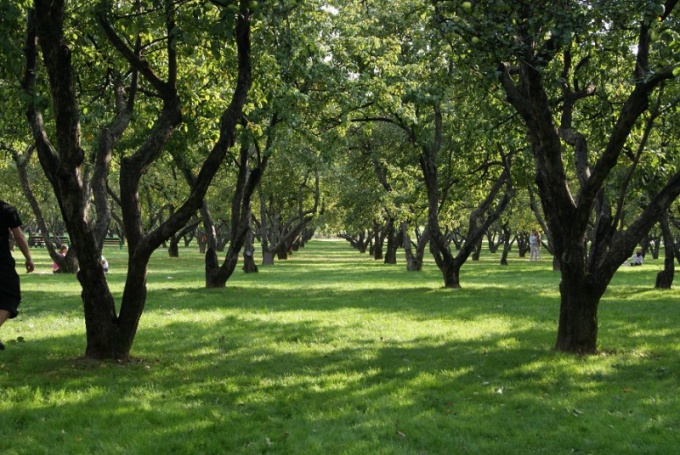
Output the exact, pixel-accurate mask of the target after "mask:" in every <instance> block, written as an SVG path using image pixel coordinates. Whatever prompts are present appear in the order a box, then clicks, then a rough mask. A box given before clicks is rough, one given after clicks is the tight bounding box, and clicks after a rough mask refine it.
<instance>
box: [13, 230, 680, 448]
mask: <svg viewBox="0 0 680 455" xmlns="http://www.w3.org/2000/svg"><path fill="white" fill-rule="evenodd" d="M34 252H35V256H36V257H37V259H38V269H39V270H38V271H37V273H34V274H31V275H25V274H22V285H23V289H24V302H23V303H22V306H21V310H22V312H21V315H20V316H19V317H18V318H17V319H15V320H13V321H9V322H8V323H6V324H5V325H4V326H3V327H2V329H0V338H1V339H2V340H3V341H4V342H5V343H6V344H7V350H6V351H4V352H1V353H0V396H1V400H0V426H1V427H2V428H3V433H4V435H5V436H4V437H3V438H0V453H3V454H47V453H49V454H81V453H82V454H85V453H88V454H89V453H98V454H148V453H159V454H172V453H177V454H189V453H191V454H193V453H196V454H260V453H272V454H452V453H484V454H489V453H511V454H512V453H517V454H525V453H546V454H560V453H594V454H599V453H607V454H608V453H617V454H621V453H631V454H633V453H634V454H644V453H649V454H652V453H653V454H657V453H677V450H678V449H677V442H678V436H677V434H678V431H679V430H680V398H679V397H678V396H679V393H678V392H679V391H680V390H679V382H678V378H679V373H680V358H679V356H678V352H679V348H680V336H679V335H680V333H679V332H680V312H679V311H678V309H677V306H678V297H680V293H679V292H678V291H677V290H670V291H660V290H654V289H653V284H654V278H655V275H656V272H657V271H658V270H660V268H661V266H662V260H658V261H653V260H651V259H650V258H648V259H647V264H645V265H644V266H643V267H636V268H632V267H631V268H622V269H621V270H620V272H619V273H618V274H617V276H616V277H615V279H614V281H613V283H612V285H611V287H610V290H609V291H608V293H607V294H606V296H605V298H604V299H603V301H602V303H601V306H600V312H599V316H600V318H599V320H600V333H599V341H600V345H601V348H602V350H601V351H602V353H601V354H599V355H593V356H586V357H579V356H572V355H564V354H558V353H555V352H554V351H553V350H552V346H553V344H554V341H555V335H556V330H557V325H556V321H557V318H558V311H559V295H558V293H557V286H558V283H559V274H556V273H555V272H553V271H552V270H551V263H550V260H549V258H548V257H547V256H544V260H543V261H541V262H537V263H531V262H529V261H528V260H526V259H520V258H517V257H516V253H514V257H513V258H511V259H512V260H511V263H510V265H509V266H507V267H502V266H500V265H498V262H499V257H498V256H497V255H491V254H488V253H487V254H485V255H483V257H482V260H481V261H479V262H471V261H470V262H469V263H468V264H466V265H465V266H464V268H463V271H462V275H461V279H462V285H463V289H460V290H456V291H454V290H446V289H442V287H441V286H442V278H441V274H440V273H439V271H438V270H437V269H436V267H435V266H434V265H433V263H432V262H431V261H430V262H428V263H427V264H426V266H425V270H424V271H423V272H421V273H413V272H406V270H405V265H404V261H403V258H402V257H399V264H398V265H385V264H383V263H382V261H374V260H373V259H372V258H371V257H370V256H368V255H360V254H359V253H357V252H356V251H353V250H352V249H350V247H349V245H348V244H347V243H344V242H335V241H312V242H310V243H309V244H308V245H307V246H306V247H305V248H304V249H303V250H301V251H299V252H296V253H295V254H294V255H293V256H292V257H291V259H289V260H288V261H278V262H277V265H275V266H273V267H260V272H259V273H257V274H248V275H246V274H244V273H243V272H241V271H240V270H239V271H237V273H236V274H235V275H234V277H233V278H232V279H231V280H230V281H229V282H228V284H227V287H226V288H225V289H213V290H206V289H204V288H203V283H204V279H203V270H204V265H203V261H202V257H201V255H199V254H198V252H197V251H195V250H194V249H191V248H190V249H185V250H181V252H180V255H181V257H180V258H178V259H177V258H168V257H167V253H166V252H165V251H158V252H157V253H156V254H155V255H154V257H153V258H152V262H151V264H150V272H149V279H148V281H149V284H148V287H149V294H148V299H147V304H146V310H145V313H144V315H143V317H142V320H141V323H140V327H139V332H138V335H137V337H136V340H135V345H134V347H133V351H132V354H133V356H134V357H135V360H134V361H133V362H130V363H115V362H95V361H85V360H82V359H81V358H80V356H82V354H83V353H84V349H85V327H84V320H83V317H82V305H81V302H80V297H79V295H80V287H79V285H78V283H77V282H76V279H75V277H74V276H68V275H52V274H51V273H50V261H49V258H48V257H47V256H46V255H45V253H44V252H42V251H40V250H34ZM105 255H106V256H107V258H108V259H109V262H110V264H111V272H110V273H109V279H110V285H111V288H112V289H113V291H114V293H115V294H116V296H117V297H119V296H120V294H121V292H122V287H123V283H124V278H125V275H124V269H125V263H126V256H125V253H124V252H121V251H118V250H116V249H107V250H106V251H105Z"/></svg>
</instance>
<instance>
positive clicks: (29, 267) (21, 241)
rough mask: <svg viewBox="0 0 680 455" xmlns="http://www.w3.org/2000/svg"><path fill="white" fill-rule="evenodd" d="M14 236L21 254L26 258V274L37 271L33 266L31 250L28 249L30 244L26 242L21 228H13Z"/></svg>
mask: <svg viewBox="0 0 680 455" xmlns="http://www.w3.org/2000/svg"><path fill="white" fill-rule="evenodd" d="M12 235H13V236H14V240H15V241H16V242H17V245H18V246H19V249H20V250H21V253H22V254H23V255H24V258H26V272H28V273H31V272H32V271H33V270H35V265H34V264H33V259H32V258H31V250H29V249H28V243H27V242H26V237H24V233H23V231H22V230H21V227H15V228H12Z"/></svg>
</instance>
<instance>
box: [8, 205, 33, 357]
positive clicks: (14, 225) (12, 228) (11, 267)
mask: <svg viewBox="0 0 680 455" xmlns="http://www.w3.org/2000/svg"><path fill="white" fill-rule="evenodd" d="M10 233H11V234H12V237H13V238H14V241H15V242H16V244H17V245H18V246H19V249H20V250H21V253H22V254H23V255H24V258H25V259H26V272H28V273H31V272H32V271H33V270H34V269H35V265H34V264H33V259H31V251H30V250H29V249H28V243H26V238H25V237H24V233H23V231H22V230H21V219H20V218H19V213H18V212H17V209H16V208H14V206H11V205H9V204H8V203H6V202H5V201H1V200H0V326H2V325H3V324H4V323H5V321H6V320H7V319H13V318H15V317H16V316H17V314H19V312H18V310H17V308H18V307H19V303H20V302H21V288H20V285H19V275H18V274H17V271H16V269H15V265H16V263H15V261H14V258H13V257H12V253H11V252H10V249H9V243H10ZM3 349H5V345H4V344H2V342H0V351H1V350H3Z"/></svg>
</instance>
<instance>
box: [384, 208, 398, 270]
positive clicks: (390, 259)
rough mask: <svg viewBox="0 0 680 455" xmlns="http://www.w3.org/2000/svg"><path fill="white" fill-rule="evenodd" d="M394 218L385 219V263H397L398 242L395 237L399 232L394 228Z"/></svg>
mask: <svg viewBox="0 0 680 455" xmlns="http://www.w3.org/2000/svg"><path fill="white" fill-rule="evenodd" d="M394 223H395V220H394V219H393V218H390V219H389V220H388V221H387V233H386V234H385V237H387V252H386V253H385V264H396V263H397V249H399V242H398V241H397V237H398V234H399V232H397V230H396V229H395V228H394Z"/></svg>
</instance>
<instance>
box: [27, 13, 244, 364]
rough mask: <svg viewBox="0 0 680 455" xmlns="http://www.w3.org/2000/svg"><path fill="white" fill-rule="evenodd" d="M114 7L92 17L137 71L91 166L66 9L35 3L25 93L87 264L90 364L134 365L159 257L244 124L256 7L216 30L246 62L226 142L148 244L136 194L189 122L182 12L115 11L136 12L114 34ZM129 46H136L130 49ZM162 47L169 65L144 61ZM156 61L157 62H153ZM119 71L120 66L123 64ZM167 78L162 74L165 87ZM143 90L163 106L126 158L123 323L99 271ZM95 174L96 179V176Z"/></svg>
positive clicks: (228, 111)
mask: <svg viewBox="0 0 680 455" xmlns="http://www.w3.org/2000/svg"><path fill="white" fill-rule="evenodd" d="M111 6H112V5H108V6H107V5H106V3H102V4H99V5H96V6H95V7H94V8H93V9H92V10H91V11H90V13H91V14H93V16H94V17H95V18H96V21H97V23H98V24H99V25H100V27H101V29H102V31H103V33H104V34H105V36H106V38H107V40H108V41H109V42H110V44H111V45H112V47H113V48H114V49H115V51H116V52H117V53H118V54H119V55H120V56H122V58H123V60H124V61H125V62H126V64H127V65H129V68H130V70H129V71H128V72H127V74H128V75H129V76H128V79H127V80H126V82H127V86H126V85H124V84H123V80H119V82H117V83H115V84H113V87H112V89H113V90H114V92H115V94H116V98H115V99H116V106H117V111H116V114H115V115H114V116H112V117H113V120H112V122H111V124H110V125H107V126H106V127H105V128H103V129H102V130H101V131H100V136H99V143H98V144H97V147H96V148H95V151H94V153H93V154H92V158H91V159H90V160H86V156H85V152H84V150H83V148H82V145H81V140H82V138H81V117H80V116H81V110H83V108H81V107H80V104H79V101H78V95H79V93H78V90H77V84H76V80H77V73H76V69H80V70H83V68H76V67H75V65H74V56H76V55H78V51H79V49H78V48H76V47H74V46H73V43H71V42H69V38H70V35H67V33H66V27H67V23H68V21H70V20H74V17H72V16H71V11H69V10H67V8H66V4H65V2H64V1H63V0H57V1H49V2H48V1H43V0H35V2H34V9H33V10H32V11H31V12H30V14H29V17H28V26H27V30H28V33H27V41H26V47H25V57H26V71H25V79H24V88H25V90H26V93H27V94H28V95H29V96H30V100H29V102H28V103H27V116H28V120H29V123H30V125H31V127H32V131H33V137H34V140H35V143H36V147H37V150H38V155H39V157H40V161H41V165H42V167H43V170H44V172H45V174H46V176H47V177H48V180H49V181H50V183H51V185H52V187H53V189H54V192H55V195H56V197H57V201H58V204H59V207H60V209H61V213H62V216H63V218H64V221H65V223H66V225H67V228H68V231H69V234H70V236H71V238H72V241H73V244H74V246H75V249H76V253H77V256H78V261H79V263H80V271H79V272H78V275H77V276H78V279H79V281H80V283H81V286H82V289H83V292H82V300H83V305H84V309H85V323H86V332H87V347H86V351H85V354H86V356H88V357H93V358H110V359H126V358H128V356H129V352H130V349H131V347H132V343H133V340H134V337H135V334H136V331H137V327H138V323H139V319H140V317H141V315H142V312H143V309H144V305H145V302H146V270H147V264H148V260H149V258H150V256H151V254H152V253H153V251H154V250H155V249H156V248H158V246H159V245H160V244H161V243H162V242H163V241H165V240H166V239H167V238H169V237H170V236H171V235H172V234H173V233H175V232H177V231H178V230H180V229H181V228H182V227H183V226H184V225H185V224H186V222H187V221H188V220H189V219H190V218H191V216H193V214H194V213H195V212H196V210H197V209H198V208H199V207H200V206H201V204H202V202H203V197H204V195H205V193H206V191H207V188H208V186H209V184H210V182H211V180H212V177H213V176H214V175H215V173H216V172H217V169H218V168H219V166H220V164H221V163H222V161H223V159H224V157H225V155H226V153H227V151H228V150H229V148H230V147H231V146H232V144H233V143H234V141H235V131H236V127H237V125H238V123H239V122H240V120H241V115H242V108H243V105H244V104H245V100H246V96H247V93H248V90H249V87H250V84H251V73H250V67H251V64H250V17H251V11H250V9H249V7H248V2H247V1H241V2H240V3H239V6H238V8H237V9H236V10H229V11H231V13H229V12H227V14H224V15H223V16H222V18H221V19H218V20H217V21H216V22H215V23H216V25H217V28H219V30H224V29H228V30H229V33H231V32H232V31H233V37H234V40H235V47H236V49H235V53H237V54H238V73H237V74H238V77H237V80H236V82H235V84H234V89H233V93H232V97H231V101H230V102H229V104H228V106H227V107H226V108H225V109H224V111H223V113H222V116H221V118H220V124H219V130H218V138H217V140H216V142H215V144H214V146H213V147H212V149H211V150H210V151H209V152H208V153H207V155H206V158H205V159H204V161H203V164H202V166H201V169H200V171H199V172H198V175H197V180H196V184H195V185H194V186H193V187H192V188H191V192H190V194H189V195H188V196H187V197H186V199H185V201H184V202H183V204H182V205H181V206H180V207H179V208H178V209H177V210H175V211H174V213H173V214H172V215H171V216H170V217H168V218H167V219H166V220H165V221H164V222H163V223H161V224H160V226H159V227H157V228H156V229H154V230H153V231H151V232H149V233H146V234H145V233H144V232H143V229H142V221H141V219H142V217H141V213H140V211H141V210H140V202H139V194H138V193H139V191H138V190H139V185H140V180H141V179H142V176H143V174H144V172H145V171H146V170H147V169H148V168H149V166H151V165H152V164H153V163H154V162H155V161H156V160H157V159H158V157H159V156H161V155H162V153H163V151H164V149H165V145H166V144H167V141H168V139H169V137H170V136H171V135H172V133H173V132H174V130H175V129H176V127H177V126H178V125H179V124H180V122H181V120H182V111H181V104H180V96H179V93H178V90H177V79H178V71H179V69H180V67H179V65H178V60H177V55H178V48H179V46H178V45H179V44H180V42H179V38H180V34H179V33H178V32H179V28H178V24H177V22H176V20H177V15H178V9H177V8H179V6H178V5H175V4H174V3H173V2H171V1H164V2H161V3H160V4H159V10H155V9H153V8H154V6H153V5H150V6H151V9H145V7H144V6H143V5H141V4H137V3H135V4H133V5H121V4H118V5H116V6H120V7H122V8H125V7H126V6H129V7H130V8H131V9H130V10H121V11H119V14H117V15H116V17H117V19H118V21H119V22H120V23H119V25H120V29H119V30H116V29H115V25H116V24H112V23H111V22H110V20H111V19H112V18H113V17H114V15H112V14H111V11H110V10H109V7H111ZM156 12H159V13H160V18H161V19H160V22H159V23H154V22H153V21H154V19H153V18H154V16H155V15H154V14H152V13H156ZM187 17H192V16H189V15H187V16H185V17H184V19H187ZM218 17H219V10H214V13H213V16H212V20H215V18H218ZM187 20H189V19H187ZM126 27H127V28H126ZM142 31H143V32H144V33H141V32H142ZM158 31H161V35H160V38H159V41H155V40H154V39H153V36H152V34H153V33H155V32H158ZM127 32H129V33H130V34H131V35H130V36H129V37H126V38H125V39H123V38H122V36H121V33H123V34H124V33H127ZM142 35H144V36H142ZM145 40H146V41H145ZM218 42H219V41H218ZM128 43H136V44H133V45H132V46H130V45H128ZM156 43H164V44H165V46H164V48H161V49H159V52H162V53H163V58H159V59H158V61H151V60H148V59H145V58H144V56H143V52H142V51H143V50H145V49H146V50H148V47H149V46H151V47H155V45H156ZM38 46H39V48H38ZM39 52H40V53H41V55H42V61H43V62H44V65H45V70H46V72H47V76H48V89H49V94H50V96H51V105H52V109H53V112H54V130H53V131H54V133H53V134H54V136H55V137H56V141H51V140H50V139H49V138H50V136H51V135H52V133H51V130H50V129H48V128H47V125H46V123H45V116H44V115H43V109H41V106H40V105H38V104H37V103H36V102H34V100H35V99H36V97H37V96H38V95H37V92H38V90H39V89H40V86H39V84H37V81H38V77H39V75H41V74H42V73H41V71H40V68H39V67H38V64H37V63H38V53H39ZM152 55H153V53H150V54H149V56H152ZM117 63H118V64H121V63H120V61H118V62H117ZM157 63H158V66H157V65H156V64H157ZM163 63H164V64H165V65H164V67H163ZM120 73H121V74H123V73H125V71H121V72H120ZM159 74H164V77H165V78H164V79H163V78H162V77H161V76H159ZM138 77H139V79H140V80H139V82H138ZM140 85H141V86H142V89H143V92H145V93H148V94H149V95H151V96H150V98H149V101H152V100H154V99H155V100H159V101H160V102H159V103H156V102H152V103H151V104H149V105H148V107H149V109H150V110H153V109H155V110H156V117H155V119H153V120H152V121H150V123H151V127H150V128H149V130H148V131H147V132H146V135H145V139H143V140H142V141H141V143H140V144H139V147H138V148H137V150H136V151H134V152H133V153H131V154H129V155H127V156H124V157H123V158H122V159H121V163H120V165H121V169H120V202H121V211H122V218H123V224H124V226H125V232H126V235H127V238H128V253H129V261H128V271H127V278H126V283H125V288H124V291H123V297H122V299H121V303H120V312H119V313H118V312H116V306H115V302H114V299H113V296H112V294H111V292H110V290H109V288H108V285H107V282H106V277H105V274H104V271H103V270H102V267H101V265H100V263H99V257H100V254H101V246H102V238H103V235H104V233H105V232H106V230H107V228H108V224H109V219H108V218H109V216H110V211H109V210H108V201H107V199H106V183H107V182H106V177H107V175H108V172H109V166H110V161H111V155H112V152H113V147H114V145H115V144H116V143H117V141H118V140H119V138H120V135H122V133H123V132H124V130H125V129H126V128H127V125H128V124H129V122H130V116H131V113H132V109H133V108H134V105H135V99H136V94H137V89H138V87H140ZM152 106H155V108H152ZM145 120H148V119H145ZM90 165H91V166H92V168H93V169H94V170H93V172H92V174H91V175H88V173H87V171H88V169H89V166H90ZM90 194H93V196H94V205H95V207H96V214H97V217H94V216H92V215H93V214H92V210H91V206H90ZM90 219H96V222H94V223H92V222H90Z"/></svg>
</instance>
